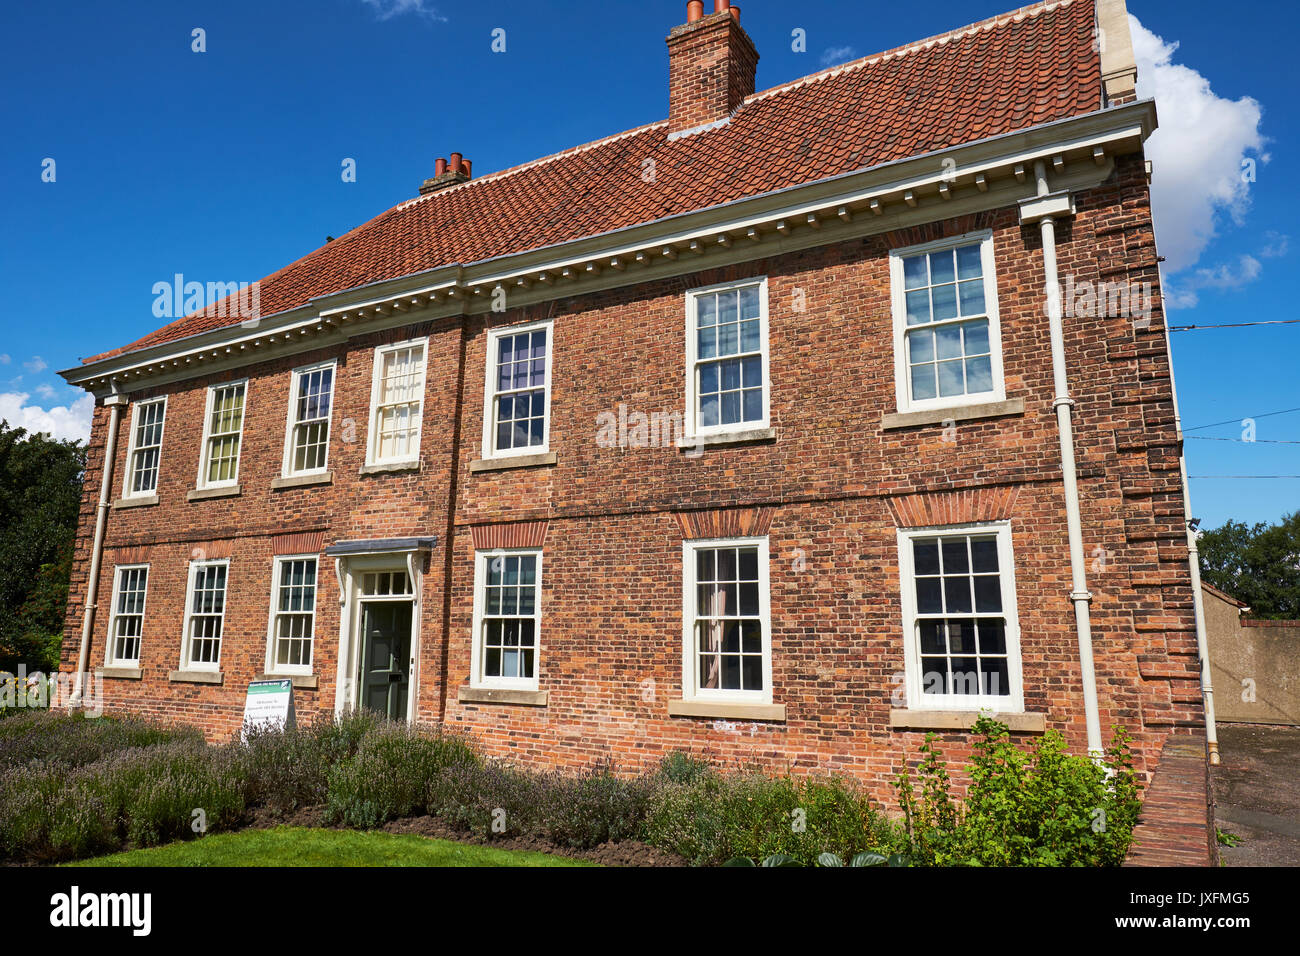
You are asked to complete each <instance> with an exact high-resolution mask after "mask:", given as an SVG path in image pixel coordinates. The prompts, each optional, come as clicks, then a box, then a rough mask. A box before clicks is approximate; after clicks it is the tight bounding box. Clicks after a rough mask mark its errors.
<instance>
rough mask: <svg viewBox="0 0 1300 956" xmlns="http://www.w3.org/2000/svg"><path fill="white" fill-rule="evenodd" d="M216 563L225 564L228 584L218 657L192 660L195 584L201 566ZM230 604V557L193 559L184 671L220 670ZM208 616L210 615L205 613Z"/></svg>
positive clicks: (184, 637)
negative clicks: (213, 659) (211, 659)
mask: <svg viewBox="0 0 1300 956" xmlns="http://www.w3.org/2000/svg"><path fill="white" fill-rule="evenodd" d="M215 565H224V566H225V569H226V586H225V590H224V592H223V593H222V599H221V615H220V616H221V638H220V643H219V644H218V646H217V659H216V660H215V661H192V660H190V652H191V650H192V646H191V642H192V639H193V634H192V633H191V626H192V624H193V620H194V584H195V580H196V578H197V577H198V571H199V569H200V568H205V567H211V566H215ZM229 605H230V559H229V558H206V559H204V560H201V561H191V562H190V567H189V573H188V575H187V580H186V584H185V619H184V631H183V632H182V634H181V667H180V669H181V670H183V671H220V670H221V655H222V653H223V652H224V651H225V649H226V608H227V607H229ZM204 616H205V617H207V616H208V615H206V614H205V615H204Z"/></svg>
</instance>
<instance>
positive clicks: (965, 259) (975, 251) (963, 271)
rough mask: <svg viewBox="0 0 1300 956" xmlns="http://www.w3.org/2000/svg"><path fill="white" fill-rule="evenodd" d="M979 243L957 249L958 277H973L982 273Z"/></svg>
mask: <svg viewBox="0 0 1300 956" xmlns="http://www.w3.org/2000/svg"><path fill="white" fill-rule="evenodd" d="M982 269H983V267H982V266H981V264H980V247H979V244H975V245H971V246H962V247H961V248H960V249H958V250H957V278H959V279H973V278H975V277H977V276H979V275H981V274H982Z"/></svg>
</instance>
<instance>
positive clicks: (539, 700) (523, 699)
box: [456, 687, 550, 707]
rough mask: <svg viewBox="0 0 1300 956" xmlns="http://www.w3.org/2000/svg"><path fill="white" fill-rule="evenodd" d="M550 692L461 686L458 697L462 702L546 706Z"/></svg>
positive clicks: (457, 693) (457, 692)
mask: <svg viewBox="0 0 1300 956" xmlns="http://www.w3.org/2000/svg"><path fill="white" fill-rule="evenodd" d="M549 694H550V692H549V691H545V690H506V689H504V688H499V687H461V688H459V689H458V690H457V691H456V699H457V700H458V701H460V702H461V703H462V704H524V705H526V706H530V707H545V706H546V703H547V698H548V696H549Z"/></svg>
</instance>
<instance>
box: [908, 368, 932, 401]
mask: <svg viewBox="0 0 1300 956" xmlns="http://www.w3.org/2000/svg"><path fill="white" fill-rule="evenodd" d="M936 394H937V392H936V388H935V384H934V366H933V365H913V366H912V398H914V399H920V398H934V397H935V395H936Z"/></svg>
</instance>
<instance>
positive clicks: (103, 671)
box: [95, 667, 144, 680]
mask: <svg viewBox="0 0 1300 956" xmlns="http://www.w3.org/2000/svg"><path fill="white" fill-rule="evenodd" d="M95 673H96V674H98V675H99V676H100V677H108V678H111V679H113V680H140V678H142V677H143V676H144V671H142V670H140V668H138V667H97V668H95Z"/></svg>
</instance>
